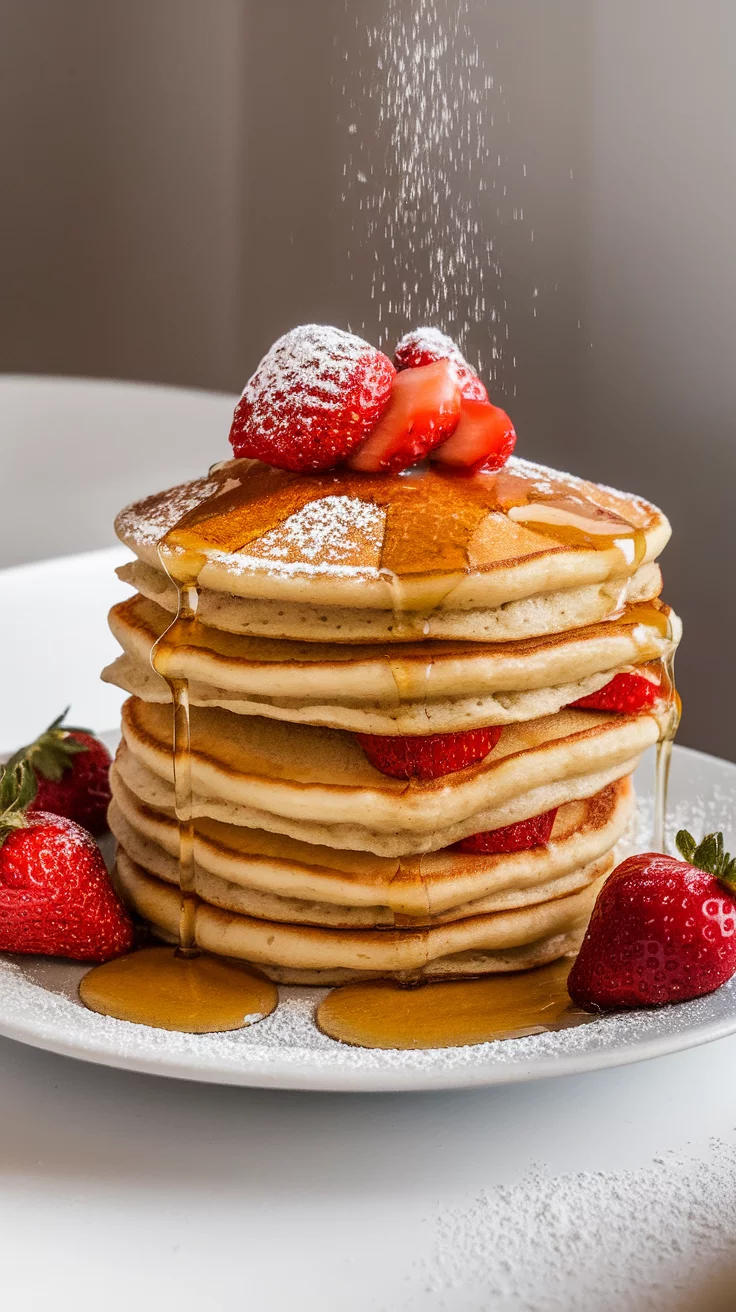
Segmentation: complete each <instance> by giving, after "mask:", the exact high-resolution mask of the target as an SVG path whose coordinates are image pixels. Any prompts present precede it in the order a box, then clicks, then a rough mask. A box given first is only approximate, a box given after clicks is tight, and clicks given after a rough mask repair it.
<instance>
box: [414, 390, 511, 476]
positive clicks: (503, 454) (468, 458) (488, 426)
mask: <svg viewBox="0 0 736 1312" xmlns="http://www.w3.org/2000/svg"><path fill="white" fill-rule="evenodd" d="M515 446H516V433H515V432H514V426H513V424H512V422H511V420H510V419H509V417H508V415H507V414H506V411H505V410H501V408H500V407H499V406H497V405H491V403H490V401H472V400H468V399H467V398H463V404H462V410H461V412H460V422H459V423H458V426H457V428H456V429H455V431H454V433H453V434H452V436H451V437H448V439H447V441H446V442H443V443H442V444H441V446H438V447H437V449H436V450H435V451H433V452H432V455H431V459H432V460H436V461H437V463H438V464H440V465H450V466H454V467H455V468H456V469H488V470H492V469H500V468H501V467H502V465H505V464H506V461H507V460H508V458H509V456H510V455H511V452H512V451H513V449H514V447H515Z"/></svg>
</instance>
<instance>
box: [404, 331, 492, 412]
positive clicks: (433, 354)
mask: <svg viewBox="0 0 736 1312" xmlns="http://www.w3.org/2000/svg"><path fill="white" fill-rule="evenodd" d="M437 360H451V361H452V363H453V365H454V366H455V374H456V377H457V380H458V383H459V384H460V391H461V393H462V395H463V396H466V397H468V398H469V399H470V400H471V401H487V400H488V393H487V391H486V389H485V387H484V386H483V384H482V382H481V381H480V378H479V377H478V375H477V373H476V372H475V369H473V368H471V366H470V365H469V364H468V362H467V360H466V359H465V357H464V355H463V353H462V351H461V350H460V347H459V346H457V345H456V343H455V342H453V340H452V338H451V337H448V336H447V334H446V333H443V332H440V330H439V328H415V329H414V331H413V332H410V333H407V334H406V336H405V337H402V339H401V341H400V342H399V344H398V346H397V347H396V350H395V351H394V364H395V365H396V368H397V369H421V368H422V366H423V365H425V364H434V363H435V362H436V361H437Z"/></svg>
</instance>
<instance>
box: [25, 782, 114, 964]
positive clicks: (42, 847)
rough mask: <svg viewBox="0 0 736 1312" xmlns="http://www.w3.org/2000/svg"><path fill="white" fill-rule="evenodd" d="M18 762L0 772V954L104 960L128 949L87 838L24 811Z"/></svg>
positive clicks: (61, 821)
mask: <svg viewBox="0 0 736 1312" xmlns="http://www.w3.org/2000/svg"><path fill="white" fill-rule="evenodd" d="M35 798H36V779H35V775H34V772H33V770H32V769H31V767H30V766H29V765H28V763H27V762H26V761H24V760H21V761H18V762H17V763H16V764H15V765H12V766H11V765H7V766H5V767H0V952H22V953H40V954H42V955H43V956H50V957H71V958H73V959H74V960H76V961H92V962H99V961H110V960H111V959H112V958H113V957H119V956H122V954H123V953H125V952H130V950H131V949H132V948H133V946H134V941H135V936H134V930H133V924H132V921H131V919H130V916H129V915H128V913H127V911H126V910H125V907H124V906H123V904H122V902H121V901H120V899H119V897H118V895H117V893H116V892H115V890H114V888H113V886H112V883H111V881H110V876H109V875H108V873H107V868H106V866H105V862H104V860H103V857H102V853H101V852H100V849H99V847H98V846H97V844H96V843H95V841H94V839H93V838H92V837H91V836H90V835H89V834H88V833H87V831H86V829H82V827H81V825H78V824H75V822H74V821H73V820H68V819H67V818H66V817H64V816H60V815H51V814H49V813H48V812H46V811H34V810H33V809H32V807H33V803H34V801H35Z"/></svg>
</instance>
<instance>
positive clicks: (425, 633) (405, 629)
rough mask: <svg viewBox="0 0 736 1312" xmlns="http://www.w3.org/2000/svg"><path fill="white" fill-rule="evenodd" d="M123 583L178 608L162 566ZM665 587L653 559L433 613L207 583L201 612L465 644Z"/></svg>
mask: <svg viewBox="0 0 736 1312" xmlns="http://www.w3.org/2000/svg"><path fill="white" fill-rule="evenodd" d="M116 573H117V576H118V578H119V579H120V580H121V581H122V582H123V583H128V584H130V586H131V587H133V588H135V589H136V591H137V592H140V593H141V594H142V596H144V597H147V598H148V599H149V600H150V601H154V602H156V603H157V604H158V605H159V606H161V607H163V609H164V610H166V611H168V613H169V614H170V615H172V616H173V615H174V614H175V613H176V609H177V593H176V588H175V586H174V584H173V583H172V582H171V580H170V579H169V578H168V576H167V575H166V574H165V573H164V571H163V569H162V568H161V567H160V565H158V566H154V565H152V564H147V563H146V562H145V561H142V560H132V561H129V562H128V563H127V564H126V565H121V566H119V568H118V569H117V570H116ZM661 590H662V575H661V572H660V569H659V566H658V565H656V564H654V563H653V562H649V563H648V564H646V565H640V566H639V569H638V570H637V571H636V573H634V574H632V575H631V577H627V576H621V575H618V576H615V577H614V578H612V579H610V580H605V581H604V582H602V583H589V584H584V585H583V586H582V587H577V588H576V587H569V588H563V589H560V590H559V591H556V592H555V591H551V592H545V593H539V594H536V595H534V596H530V597H524V598H522V599H521V600H518V601H509V602H505V603H504V604H503V605H502V606H495V607H490V608H488V607H486V608H467V607H466V608H465V609H464V610H450V609H449V608H446V607H445V606H444V605H443V604H442V603H440V605H439V606H438V607H437V608H436V609H435V610H430V611H414V612H411V611H406V612H404V613H403V614H402V615H400V616H399V615H397V613H396V611H395V610H377V609H371V610H360V609H358V607H347V606H335V605H333V606H317V605H310V604H309V602H308V601H306V600H305V601H270V600H268V599H265V600H264V599H259V598H254V597H238V596H231V595H229V594H228V593H225V592H215V591H214V590H213V589H211V588H204V587H203V588H201V590H200V594H199V611H198V613H199V616H200V619H201V620H202V622H203V623H204V624H207V625H209V626H210V627H212V628H216V629H222V630H223V631H225V632H227V633H241V634H245V635H248V636H250V637H263V638H284V639H292V640H295V641H299V642H303V641H306V642H333V643H336V642H340V643H354V642H382V643H387V642H392V643H398V642H403V641H405V640H406V638H407V637H408V638H411V639H413V640H418V639H419V640H420V639H424V638H426V639H429V640H437V639H443V640H444V639H447V640H449V641H464V642H514V641H517V640H519V639H521V638H534V637H539V636H541V635H543V634H548V633H563V632H566V631H567V630H569V629H577V628H583V627H585V626H586V625H589V624H597V623H599V622H600V621H601V620H605V619H608V618H609V617H610V616H612V615H616V614H618V613H619V612H620V611H621V610H622V608H623V607H624V606H626V605H635V604H638V603H641V602H645V601H651V600H652V599H653V598H654V597H658V596H659V594H660V592H661Z"/></svg>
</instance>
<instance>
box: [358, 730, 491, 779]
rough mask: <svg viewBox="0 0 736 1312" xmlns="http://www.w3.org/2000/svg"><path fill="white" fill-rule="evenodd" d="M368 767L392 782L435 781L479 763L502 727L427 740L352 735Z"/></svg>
mask: <svg viewBox="0 0 736 1312" xmlns="http://www.w3.org/2000/svg"><path fill="white" fill-rule="evenodd" d="M355 736H356V738H357V739H358V742H359V743H360V745H361V747H362V748H363V751H364V752H365V754H366V756H367V757H368V760H369V761H370V763H371V765H374V766H375V767H376V769H377V770H380V771H381V774H388V775H391V777H392V778H393V779H437V778H438V777H439V776H440V775H443V774H453V773H454V771H455V770H464V769H465V768H466V766H468V765H475V764H476V762H477V761H482V760H483V759H484V757H486V756H487V755H488V753H489V752H491V751H493V748H494V747H495V746H496V743H497V742H498V740H499V738H500V737H501V726H500V725H491V726H490V727H489V728H487V729H467V730H466V731H465V732H464V733H435V734H430V735H429V737H427V738H406V737H404V736H403V735H401V734H397V735H391V734H374V733H358V734H356V735H355Z"/></svg>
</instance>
